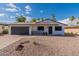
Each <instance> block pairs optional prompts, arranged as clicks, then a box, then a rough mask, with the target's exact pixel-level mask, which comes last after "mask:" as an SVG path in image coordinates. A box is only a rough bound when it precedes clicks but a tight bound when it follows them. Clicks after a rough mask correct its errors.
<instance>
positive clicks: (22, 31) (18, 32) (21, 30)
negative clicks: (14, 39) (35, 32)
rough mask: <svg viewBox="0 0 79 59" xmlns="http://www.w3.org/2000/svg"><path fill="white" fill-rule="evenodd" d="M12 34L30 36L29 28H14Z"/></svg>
mask: <svg viewBox="0 0 79 59" xmlns="http://www.w3.org/2000/svg"><path fill="white" fill-rule="evenodd" d="M11 34H15V35H28V34H29V27H12V28H11Z"/></svg>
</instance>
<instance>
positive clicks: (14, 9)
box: [5, 3, 21, 12]
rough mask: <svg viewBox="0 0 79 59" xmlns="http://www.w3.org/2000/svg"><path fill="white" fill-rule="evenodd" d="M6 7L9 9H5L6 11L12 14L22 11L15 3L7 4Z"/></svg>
mask: <svg viewBox="0 0 79 59" xmlns="http://www.w3.org/2000/svg"><path fill="white" fill-rule="evenodd" d="M6 6H7V8H6V9H5V10H6V11H10V12H18V11H21V9H20V8H19V7H17V6H16V5H15V4H13V3H9V4H6Z"/></svg>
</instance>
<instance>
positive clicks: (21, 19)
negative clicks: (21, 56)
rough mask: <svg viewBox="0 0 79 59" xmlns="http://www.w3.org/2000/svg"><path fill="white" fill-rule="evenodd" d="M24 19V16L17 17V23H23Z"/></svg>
mask: <svg viewBox="0 0 79 59" xmlns="http://www.w3.org/2000/svg"><path fill="white" fill-rule="evenodd" d="M25 21H26V18H25V17H24V16H19V17H17V22H25Z"/></svg>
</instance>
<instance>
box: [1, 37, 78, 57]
mask: <svg viewBox="0 0 79 59" xmlns="http://www.w3.org/2000/svg"><path fill="white" fill-rule="evenodd" d="M16 38H19V40H17V41H16V42H14V43H12V44H10V45H8V46H6V47H5V48H2V49H0V55H1V56H71V55H73V56H77V55H78V56H79V36H74V37H73V36H16ZM11 39H14V40H15V38H11Z"/></svg>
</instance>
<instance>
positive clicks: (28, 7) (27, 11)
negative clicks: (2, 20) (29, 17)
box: [25, 5, 32, 14]
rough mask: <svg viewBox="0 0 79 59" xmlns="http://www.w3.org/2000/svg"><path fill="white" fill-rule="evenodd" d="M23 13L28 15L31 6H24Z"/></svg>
mask: <svg viewBox="0 0 79 59" xmlns="http://www.w3.org/2000/svg"><path fill="white" fill-rule="evenodd" d="M25 11H26V14H30V11H32V8H31V6H29V5H26V6H25Z"/></svg>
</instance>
